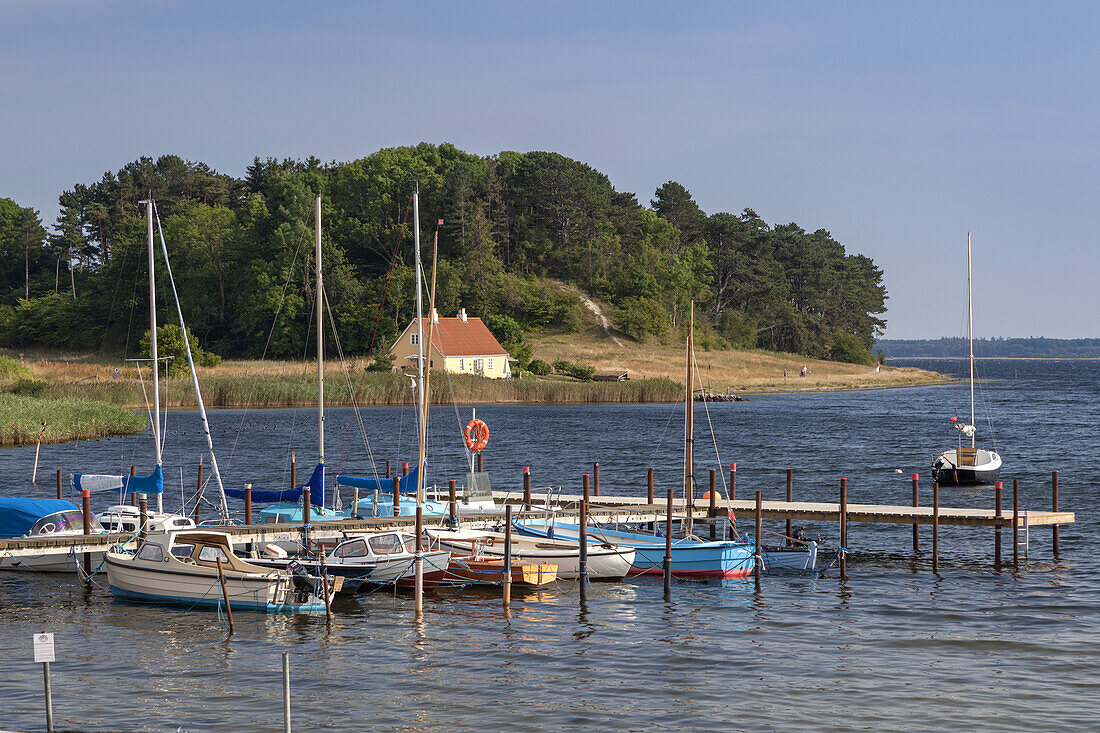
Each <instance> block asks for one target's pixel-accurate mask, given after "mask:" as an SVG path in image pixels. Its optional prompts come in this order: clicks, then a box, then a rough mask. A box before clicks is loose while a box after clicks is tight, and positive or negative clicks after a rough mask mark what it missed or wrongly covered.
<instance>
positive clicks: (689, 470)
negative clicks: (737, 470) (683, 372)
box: [684, 300, 695, 535]
mask: <svg viewBox="0 0 1100 733" xmlns="http://www.w3.org/2000/svg"><path fill="white" fill-rule="evenodd" d="M694 342H695V301H694V300H693V301H691V315H690V317H689V320H688V336H687V386H686V387H685V389H684V504H685V506H686V507H687V508H688V512H687V517H688V519H687V526H686V528H685V534H688V535H690V534H691V507H693V506H694V505H695V497H694V495H693V488H694V483H695V481H694V478H695V477H694V469H695V461H694V456H693V455H692V444H693V443H694V442H695V441H694V433H695V414H694V413H695V410H694V407H695V405H694V403H693V402H692V399H691V398H692V392H693V391H694V390H693V388H692V370H691V355H692V352H693V351H694V347H695V343H694Z"/></svg>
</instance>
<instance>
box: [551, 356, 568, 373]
mask: <svg viewBox="0 0 1100 733" xmlns="http://www.w3.org/2000/svg"><path fill="white" fill-rule="evenodd" d="M550 366H551V367H552V368H553V370H554V373H555V374H568V373H569V367H571V366H573V365H572V364H570V363H569V362H567V361H566V360H565V359H558V360H557V361H555V362H554V363H553V364H551V365H550Z"/></svg>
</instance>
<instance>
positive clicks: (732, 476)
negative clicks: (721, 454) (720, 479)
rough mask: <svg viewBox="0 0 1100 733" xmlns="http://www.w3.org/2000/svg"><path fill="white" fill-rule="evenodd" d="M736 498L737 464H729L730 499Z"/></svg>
mask: <svg viewBox="0 0 1100 733" xmlns="http://www.w3.org/2000/svg"><path fill="white" fill-rule="evenodd" d="M736 498H737V464H736V463H731V464H730V501H733V500H734V499H736Z"/></svg>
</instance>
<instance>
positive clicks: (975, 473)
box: [932, 449, 1001, 486]
mask: <svg viewBox="0 0 1100 733" xmlns="http://www.w3.org/2000/svg"><path fill="white" fill-rule="evenodd" d="M954 458H955V450H954V449H951V450H948V451H945V452H944V453H943V454H941V455H940V456H938V457H937V458H936V460H935V461H933V462H932V480H933V481H935V482H936V483H938V484H939V485H940V486H992V485H993V484H995V483H996V482H997V481H998V479H1000V476H1001V457H1000V456H999V455H997V454H996V453H994V452H992V451H987V450H984V449H978V459H979V460H980V462H979V461H978V460H976V461H975V462H976V463H978V465H974V466H963V465H957V463H958V461H956V460H954Z"/></svg>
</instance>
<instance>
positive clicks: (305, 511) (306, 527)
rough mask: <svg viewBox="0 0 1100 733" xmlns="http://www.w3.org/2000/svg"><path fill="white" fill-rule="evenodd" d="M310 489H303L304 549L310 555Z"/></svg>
mask: <svg viewBox="0 0 1100 733" xmlns="http://www.w3.org/2000/svg"><path fill="white" fill-rule="evenodd" d="M309 508H310V497H309V487H308V486H303V487H302V549H304V550H305V552H306V553H307V554H308V553H309V515H310V511H309Z"/></svg>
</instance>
